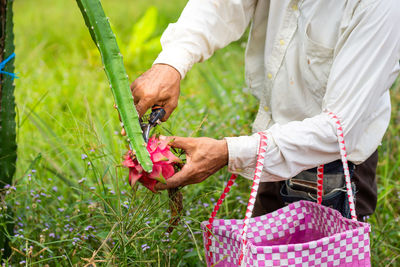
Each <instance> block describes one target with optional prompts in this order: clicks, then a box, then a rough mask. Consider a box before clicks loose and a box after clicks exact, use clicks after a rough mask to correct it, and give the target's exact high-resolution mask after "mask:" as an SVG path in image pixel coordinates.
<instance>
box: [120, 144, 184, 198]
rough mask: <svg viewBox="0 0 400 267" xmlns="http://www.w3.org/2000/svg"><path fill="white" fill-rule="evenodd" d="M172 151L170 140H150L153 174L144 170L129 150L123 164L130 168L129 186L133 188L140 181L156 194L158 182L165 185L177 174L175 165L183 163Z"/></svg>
mask: <svg viewBox="0 0 400 267" xmlns="http://www.w3.org/2000/svg"><path fill="white" fill-rule="evenodd" d="M170 149H171V146H170V145H169V144H168V140H160V139H158V138H156V137H155V136H153V137H151V138H150V139H149V142H148V143H147V151H149V153H150V159H151V161H152V162H153V171H152V172H151V173H147V172H145V171H144V170H143V168H142V166H140V164H139V162H138V161H137V159H136V158H135V156H134V154H133V153H132V151H131V150H129V151H128V153H126V155H125V160H124V162H123V163H122V164H123V165H124V166H125V167H128V168H129V184H130V185H131V186H132V187H133V186H134V185H135V183H136V182H137V181H139V182H141V183H142V184H143V185H144V186H145V187H147V188H148V189H150V190H151V191H152V192H154V193H156V190H155V189H154V186H155V185H156V183H157V181H158V182H162V183H165V182H166V180H167V179H168V178H170V177H171V176H172V175H174V173H175V170H174V164H176V163H178V162H181V159H179V158H178V157H177V156H175V155H174V154H172V152H171V151H170Z"/></svg>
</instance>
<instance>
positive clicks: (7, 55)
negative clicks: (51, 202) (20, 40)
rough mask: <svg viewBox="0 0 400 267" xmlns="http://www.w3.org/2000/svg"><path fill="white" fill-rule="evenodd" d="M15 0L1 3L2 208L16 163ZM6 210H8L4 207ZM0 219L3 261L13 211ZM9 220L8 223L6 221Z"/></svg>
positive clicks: (5, 256) (0, 134) (8, 250)
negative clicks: (3, 194)
mask: <svg viewBox="0 0 400 267" xmlns="http://www.w3.org/2000/svg"><path fill="white" fill-rule="evenodd" d="M12 4H13V0H2V1H0V24H1V25H0V61H1V62H2V64H0V65H1V67H0V70H1V73H2V74H0V206H2V205H3V203H1V201H2V195H1V194H2V193H1V189H2V188H4V186H6V185H10V184H12V178H13V176H14V173H15V166H16V161H17V141H16V130H15V127H16V124H15V101H14V74H13V73H14V58H13V56H14V54H13V53H14V33H13V10H12ZM4 207H7V206H6V204H5V203H4ZM7 210H8V211H7V213H8V214H7V216H2V217H1V218H0V249H1V252H0V257H3V258H7V257H8V256H9V255H10V253H11V249H10V246H9V245H8V241H9V240H8V237H7V236H8V234H10V233H12V229H13V224H12V223H11V222H10V221H11V220H10V218H12V214H11V212H10V211H11V208H10V207H8V209H7ZM3 211H4V209H3ZM6 217H8V218H9V219H7V220H6V219H5V218H6Z"/></svg>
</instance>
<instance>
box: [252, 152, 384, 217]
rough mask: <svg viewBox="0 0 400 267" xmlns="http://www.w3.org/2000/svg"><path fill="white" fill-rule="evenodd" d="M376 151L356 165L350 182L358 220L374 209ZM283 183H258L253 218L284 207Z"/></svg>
mask: <svg viewBox="0 0 400 267" xmlns="http://www.w3.org/2000/svg"><path fill="white" fill-rule="evenodd" d="M377 164H378V151H375V152H374V153H373V154H372V155H371V156H370V157H369V158H368V159H367V160H366V161H364V162H363V163H361V164H360V165H356V167H355V169H354V172H353V175H352V182H353V183H354V184H355V188H356V190H355V204H356V213H357V217H358V220H360V221H363V220H364V217H365V216H369V215H371V214H372V213H373V212H374V211H375V208H376V202H377V196H378V193H377V186H376V167H377ZM283 184H284V182H264V183H260V186H259V188H258V193H257V198H256V202H255V205H254V210H253V216H254V217H255V216H261V215H264V214H266V213H270V212H273V211H275V210H277V209H280V208H282V207H284V206H285V203H284V202H283V200H282V198H281V194H280V190H281V188H282V186H283Z"/></svg>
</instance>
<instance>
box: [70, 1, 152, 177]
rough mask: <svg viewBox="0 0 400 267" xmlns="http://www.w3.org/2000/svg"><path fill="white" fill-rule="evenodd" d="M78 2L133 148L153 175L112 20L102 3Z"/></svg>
mask: <svg viewBox="0 0 400 267" xmlns="http://www.w3.org/2000/svg"><path fill="white" fill-rule="evenodd" d="M76 2H77V3H78V6H79V8H80V10H81V13H82V15H83V18H84V19H85V23H86V26H87V27H88V29H89V32H90V35H91V36H92V39H93V41H94V42H95V44H96V46H97V47H98V49H99V51H100V54H101V58H102V61H103V64H104V69H105V72H106V74H107V77H108V80H109V82H110V87H111V90H112V92H113V95H114V99H115V103H116V108H117V110H118V112H119V114H120V117H121V121H122V126H123V127H124V129H125V131H126V135H127V137H128V142H129V144H130V147H131V149H132V151H134V154H135V157H136V159H137V160H138V162H139V163H140V165H141V166H142V168H143V169H144V170H145V171H146V172H152V167H153V164H152V162H151V160H150V156H149V153H148V152H147V150H146V143H145V142H144V139H143V136H142V129H141V128H140V124H139V117H138V114H137V111H136V109H135V105H134V102H133V97H132V94H131V90H130V88H129V80H128V75H127V73H126V70H125V67H124V63H123V61H122V54H121V53H120V50H119V48H118V44H117V41H116V38H115V35H114V33H113V31H112V30H111V26H110V23H109V21H108V18H107V17H106V15H105V14H104V10H103V7H102V6H101V3H100V1H99V0H76Z"/></svg>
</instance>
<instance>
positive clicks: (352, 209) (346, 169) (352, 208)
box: [328, 112, 357, 221]
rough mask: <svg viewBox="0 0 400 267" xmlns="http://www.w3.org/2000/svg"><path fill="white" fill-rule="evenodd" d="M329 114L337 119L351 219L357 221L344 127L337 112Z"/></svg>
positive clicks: (333, 118)
mask: <svg viewBox="0 0 400 267" xmlns="http://www.w3.org/2000/svg"><path fill="white" fill-rule="evenodd" d="M328 115H329V117H330V118H331V119H332V120H334V121H335V124H336V132H337V136H338V141H339V147H340V156H341V157H342V162H343V170H344V177H345V181H346V190H347V197H348V199H349V205H350V214H351V219H353V220H355V221H357V216H356V208H355V205H354V197H353V190H352V188H351V181H350V171H349V165H348V164H347V152H346V145H345V143H344V134H343V128H342V125H341V124H340V120H339V118H338V117H337V116H336V115H335V114H333V113H332V112H329V113H328Z"/></svg>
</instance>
